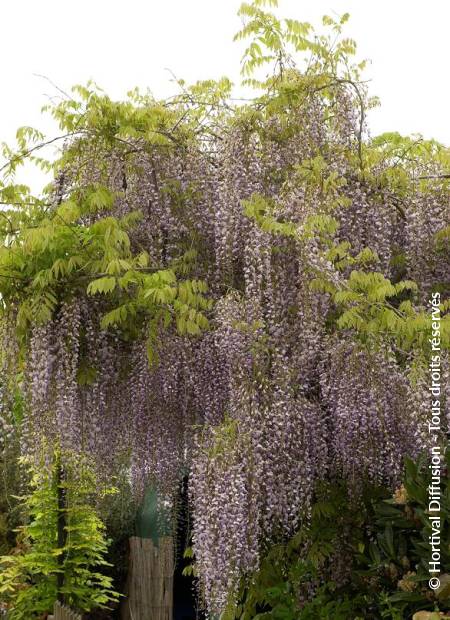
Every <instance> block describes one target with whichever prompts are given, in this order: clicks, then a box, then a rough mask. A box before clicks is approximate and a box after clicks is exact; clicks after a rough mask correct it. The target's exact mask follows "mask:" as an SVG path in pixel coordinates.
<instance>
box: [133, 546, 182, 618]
mask: <svg viewBox="0 0 450 620" xmlns="http://www.w3.org/2000/svg"><path fill="white" fill-rule="evenodd" d="M173 571H174V556H173V539H172V537H171V536H163V537H162V538H160V539H159V545H158V546H156V545H155V544H154V543H153V541H152V540H151V539H149V538H138V537H136V536H133V537H132V538H130V567H129V573H128V583H127V598H126V599H125V600H124V601H123V603H122V620H172V615H173Z"/></svg>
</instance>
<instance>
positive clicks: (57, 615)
mask: <svg viewBox="0 0 450 620" xmlns="http://www.w3.org/2000/svg"><path fill="white" fill-rule="evenodd" d="M49 617H50V618H52V616H49ZM53 618H54V620H82V617H81V616H80V614H77V613H75V612H74V611H72V610H71V609H69V608H68V607H65V606H64V605H61V603H60V602H59V601H56V603H55V606H54V608H53Z"/></svg>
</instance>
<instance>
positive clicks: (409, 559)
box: [223, 450, 450, 620]
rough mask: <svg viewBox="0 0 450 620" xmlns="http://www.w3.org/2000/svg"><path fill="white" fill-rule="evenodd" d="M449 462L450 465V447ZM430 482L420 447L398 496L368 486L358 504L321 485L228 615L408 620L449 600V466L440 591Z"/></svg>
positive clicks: (337, 487) (449, 604) (335, 486)
mask: <svg viewBox="0 0 450 620" xmlns="http://www.w3.org/2000/svg"><path fill="white" fill-rule="evenodd" d="M445 465H446V468H447V470H448V467H449V465H450V451H449V450H447V452H446V455H445ZM447 470H444V472H446V471H447ZM429 483H430V470H429V467H428V459H427V458H426V457H425V456H422V457H421V458H420V459H419V460H418V461H417V462H413V461H411V460H406V462H405V473H404V480H403V484H402V486H401V487H400V488H399V489H398V490H397V491H396V492H395V494H394V496H391V495H390V494H389V493H388V491H387V490H386V489H380V488H375V487H367V488H366V489H365V491H364V494H363V496H362V497H361V498H359V500H358V502H357V503H355V500H354V499H352V498H350V497H349V495H348V491H347V489H346V488H345V486H344V485H343V483H341V482H332V483H331V482H329V483H326V484H324V485H322V486H321V487H319V488H318V489H317V493H316V495H317V497H316V502H315V504H314V506H313V509H312V515H311V519H310V520H309V521H305V522H304V523H303V524H302V526H301V527H300V529H299V531H298V532H296V533H295V535H294V536H293V537H292V538H291V539H290V540H289V541H287V542H283V543H280V544H276V545H273V546H272V547H270V548H269V549H268V550H267V553H266V555H265V557H264V558H263V560H262V562H261V565H260V568H259V570H258V571H257V573H256V574H253V575H251V576H249V577H247V578H246V579H243V580H242V582H241V588H240V592H239V599H238V602H237V603H236V602H235V601H230V603H229V606H228V609H227V610H226V612H225V613H224V614H223V618H224V620H226V619H228V618H230V619H231V618H236V619H238V618H239V620H250V619H255V620H256V619H257V620H269V619H280V620H281V619H283V620H318V619H323V620H349V619H350V618H351V619H352V620H379V619H384V618H389V619H393V620H396V619H397V620H402V619H404V618H410V617H412V615H413V614H414V613H415V612H418V611H419V610H435V611H437V610H438V608H440V609H443V608H444V609H450V575H449V574H447V573H446V572H445V571H448V572H450V484H449V479H448V476H447V475H445V476H444V477H443V478H442V489H441V492H442V495H441V513H440V516H441V566H442V573H443V574H441V576H440V581H441V587H440V588H439V589H438V590H436V591H435V592H433V591H432V590H430V588H429V586H428V580H429V578H430V575H429V572H428V562H429V560H430V546H429V536H430V535H431V525H430V519H429V516H428V512H427V511H428V489H427V487H428V485H429ZM424 613H425V612H424ZM418 617H420V616H418ZM427 617H428V616H427ZM424 618H425V615H424Z"/></svg>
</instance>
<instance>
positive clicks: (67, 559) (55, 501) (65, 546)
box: [0, 455, 119, 620]
mask: <svg viewBox="0 0 450 620" xmlns="http://www.w3.org/2000/svg"><path fill="white" fill-rule="evenodd" d="M66 463H68V465H67V466H66V467H65V469H64V472H62V470H61V465H60V458H59V456H58V455H56V456H55V460H54V463H53V465H52V467H51V468H50V470H49V469H48V468H47V467H45V465H44V463H42V466H41V467H35V466H32V465H31V464H30V463H27V466H28V469H29V472H30V475H31V483H30V486H31V492H30V494H29V495H27V496H25V497H24V498H22V501H23V510H24V511H25V512H26V513H27V514H28V516H29V522H28V523H27V524H26V525H23V526H21V527H20V528H19V530H18V546H17V547H16V549H14V550H13V553H11V554H10V555H7V556H2V557H1V558H0V566H1V567H2V571H1V573H0V598H1V600H3V601H6V602H7V603H8V604H9V606H10V608H11V609H10V612H9V615H8V617H10V618H11V619H12V620H14V619H17V620H19V619H21V618H22V619H24V620H29V619H31V618H38V617H41V615H42V614H43V613H45V612H50V611H51V610H52V608H53V604H54V602H55V600H56V599H57V598H60V599H62V600H64V601H65V602H66V603H67V604H69V605H70V606H71V607H73V608H75V609H79V610H81V611H90V610H92V609H95V608H98V607H106V606H107V605H108V604H109V603H111V602H114V601H116V600H117V599H118V596H119V595H118V594H117V593H116V592H114V590H113V589H112V582H111V579H110V578H109V577H107V576H105V575H104V574H103V573H102V572H100V571H101V570H102V568H103V567H105V566H106V565H107V562H106V561H105V559H104V556H105V554H106V552H107V547H108V543H107V541H106V540H105V537H104V526H103V524H102V522H101V521H100V519H99V518H98V516H97V515H96V513H95V510H94V508H93V507H92V496H93V494H94V493H95V492H96V491H97V490H96V484H95V479H94V477H93V474H92V472H91V471H90V469H89V467H88V465H87V463H85V462H80V460H79V459H78V461H77V462H75V461H73V462H72V463H71V461H70V459H66ZM61 502H62V503H61ZM61 534H62V536H61Z"/></svg>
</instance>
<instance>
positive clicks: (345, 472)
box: [0, 0, 450, 614]
mask: <svg viewBox="0 0 450 620" xmlns="http://www.w3.org/2000/svg"><path fill="white" fill-rule="evenodd" d="M267 5H272V6H276V2H275V1H274V0H271V1H270V2H264V1H263V0H255V1H254V2H253V3H252V4H243V5H242V7H241V10H240V16H241V18H242V20H243V27H242V29H241V31H240V32H239V33H238V35H237V37H236V38H237V39H238V40H239V41H245V42H246V45H247V47H246V50H245V53H244V57H243V64H242V72H243V76H244V83H245V85H246V86H247V87H250V88H253V89H254V91H253V92H254V97H253V99H252V100H250V101H246V102H242V101H241V100H236V99H235V98H234V97H233V90H232V88H233V86H232V84H231V83H230V81H229V80H228V79H226V78H222V79H220V80H218V81H212V80H211V81H203V82H199V83H197V84H195V85H193V86H187V85H186V84H185V83H184V82H183V81H180V82H179V87H180V91H179V94H178V95H176V96H174V97H172V98H170V99H168V100H165V101H157V100H155V99H154V98H153V97H152V96H151V95H149V94H142V93H140V92H138V91H133V92H131V93H130V94H129V96H128V98H127V99H126V100H125V101H122V102H118V101H113V100H111V99H110V98H109V97H108V96H107V95H106V94H105V93H103V92H102V91H101V90H100V89H99V88H98V87H96V86H95V85H94V84H88V86H87V87H80V86H78V87H76V88H75V89H74V92H73V95H70V96H67V97H66V98H65V99H64V100H63V101H62V102H60V103H58V104H56V105H55V106H52V107H51V108H50V112H51V113H52V114H53V116H54V118H55V119H56V120H57V122H58V123H59V127H60V130H61V133H60V135H59V136H57V137H51V138H46V137H44V136H42V135H41V134H40V133H39V132H36V131H35V130H32V129H30V128H22V129H20V130H19V131H18V133H17V148H10V147H8V146H4V148H3V155H4V157H5V164H4V165H3V168H2V172H3V178H2V181H1V184H0V201H1V202H2V203H4V206H5V208H4V209H3V210H2V211H0V234H1V238H2V245H1V248H0V296H1V306H2V315H1V325H2V338H3V343H4V351H5V354H4V355H3V356H2V366H3V370H4V372H5V373H6V375H7V376H8V378H9V379H8V381H7V388H8V390H9V391H11V390H16V391H17V390H19V391H20V393H21V394H22V396H23V401H24V415H23V418H22V419H21V420H20V422H18V421H15V422H14V420H13V416H12V414H11V411H10V407H8V406H6V405H5V406H4V407H3V409H2V418H3V419H4V420H5V422H4V424H5V425H6V426H5V427H8V428H10V427H14V428H15V432H16V434H17V436H18V437H19V438H20V445H21V450H22V452H23V453H24V454H25V455H27V456H28V457H29V458H31V459H33V458H35V459H36V458H37V457H38V455H39V454H40V447H41V446H42V444H43V443H45V442H47V443H50V445H58V446H61V449H62V451H63V453H65V452H71V453H77V454H80V455H86V454H88V455H89V456H90V458H92V461H93V463H94V467H96V470H97V476H98V479H99V480H100V481H107V480H108V479H110V478H111V476H114V475H116V474H117V473H118V472H121V473H122V474H123V472H124V471H126V472H127V475H128V476H129V479H130V480H131V482H132V487H133V492H134V494H135V499H138V498H139V497H142V495H143V493H144V492H145V489H146V488H148V487H149V486H153V487H154V486H156V487H157V488H158V496H159V497H160V498H161V500H162V501H163V502H164V505H165V507H166V508H167V506H172V507H173V508H174V512H176V510H175V508H176V495H177V490H178V487H179V481H180V479H181V477H183V476H185V475H186V472H189V497H190V502H191V509H192V514H193V519H194V524H193V553H194V555H195V566H196V574H197V575H198V579H199V595H200V597H201V599H202V600H203V602H204V604H205V606H206V607H207V609H208V611H209V612H210V613H211V614H214V613H220V612H221V611H223V610H224V608H225V607H226V605H227V603H228V602H229V600H230V597H231V598H233V596H234V595H235V593H236V591H237V588H238V586H239V583H240V580H241V578H242V577H243V576H246V575H247V576H248V575H250V574H252V573H253V572H254V571H255V570H257V569H258V567H259V566H260V563H261V553H262V550H263V549H265V548H266V547H267V545H268V544H270V543H272V542H274V541H283V540H286V539H287V538H289V537H291V536H292V535H293V534H294V533H295V531H296V530H297V528H298V527H299V526H300V524H301V523H302V522H304V521H305V519H306V520H307V519H308V518H310V516H311V511H312V509H313V506H314V502H315V493H316V489H317V485H320V484H322V483H323V482H324V481H327V480H328V479H329V477H330V475H333V476H338V477H339V478H340V479H341V480H342V481H344V482H345V483H346V484H348V485H349V487H350V489H351V496H352V498H353V500H354V501H357V498H358V495H359V494H360V493H361V489H362V488H363V486H364V484H365V483H366V482H370V483H371V484H377V485H384V486H385V487H386V488H390V489H391V490H392V489H393V488H394V487H395V486H396V485H397V484H398V483H399V480H400V477H401V471H402V463H403V460H404V458H405V457H412V458H415V457H416V456H418V454H419V453H420V452H421V451H422V450H424V449H426V448H427V447H428V444H429V436H428V433H427V431H426V416H427V403H428V399H429V394H428V392H427V386H426V377H427V371H428V356H429V339H428V336H427V334H428V333H429V330H430V323H431V319H430V314H429V312H428V300H429V298H430V295H431V294H434V295H438V296H439V299H440V305H439V311H440V326H441V331H440V333H441V341H440V344H441V348H442V356H441V360H442V364H441V367H440V370H439V372H440V373H441V377H442V385H443V386H445V385H450V382H449V381H448V377H449V362H448V347H449V342H450V313H449V310H450V302H449V296H448V294H449V275H450V270H449V243H448V241H449V236H450V209H449V204H450V203H449V193H448V189H449V172H448V171H449V165H450V154H449V150H448V148H445V147H444V146H442V145H440V144H439V143H437V142H435V141H433V140H425V139H424V138H422V137H421V136H416V137H402V136H400V135H398V134H396V133H390V134H383V135H382V136H377V137H375V138H374V137H372V136H371V135H370V133H369V128H368V125H367V111H368V110H369V109H370V107H371V106H373V105H376V101H375V100H374V99H372V98H370V97H369V95H368V90H367V84H366V82H365V81H364V79H363V72H364V63H360V62H357V61H355V53H356V45H355V43H354V41H352V40H350V39H348V38H346V37H345V36H344V35H343V29H344V27H345V23H346V21H347V20H348V15H344V16H343V17H342V18H339V19H334V18H331V17H324V19H323V29H322V30H321V31H319V32H317V31H314V30H313V28H312V26H311V25H310V24H307V23H303V22H299V21H296V20H291V19H280V18H278V17H277V14H276V12H271V11H270V10H269V9H268V8H267ZM58 141H59V142H60V144H61V153H60V157H58V158H57V159H56V160H55V161H52V162H50V161H47V160H45V159H44V158H43V157H41V155H42V153H43V152H44V150H43V149H44V147H45V145H48V144H50V143H51V144H55V143H57V142H58ZM30 160H31V161H33V162H34V163H36V164H37V165H39V166H42V167H43V168H45V169H48V170H50V171H51V172H52V173H53V181H52V182H51V183H50V184H49V186H48V187H47V188H45V190H44V191H43V193H42V194H41V195H39V196H33V195H32V194H31V193H30V191H29V189H28V188H27V187H25V186H23V185H20V184H17V183H16V182H15V174H16V171H17V169H18V167H19V166H21V165H22V164H23V163H24V162H25V161H30ZM7 402H10V401H8V399H6V400H5V403H7ZM449 402H450V398H449V395H448V394H447V395H445V394H444V395H443V399H442V403H443V407H444V409H443V412H442V420H443V424H442V429H443V431H445V430H446V429H447V426H448V420H449V415H450V414H449V409H448V407H449ZM442 440H444V437H443V438H442Z"/></svg>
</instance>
